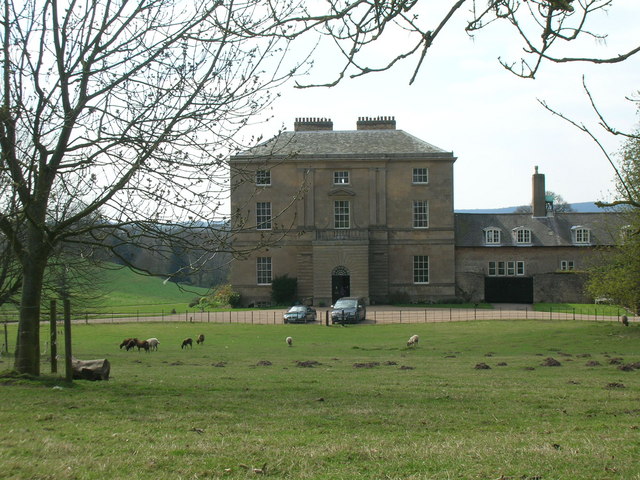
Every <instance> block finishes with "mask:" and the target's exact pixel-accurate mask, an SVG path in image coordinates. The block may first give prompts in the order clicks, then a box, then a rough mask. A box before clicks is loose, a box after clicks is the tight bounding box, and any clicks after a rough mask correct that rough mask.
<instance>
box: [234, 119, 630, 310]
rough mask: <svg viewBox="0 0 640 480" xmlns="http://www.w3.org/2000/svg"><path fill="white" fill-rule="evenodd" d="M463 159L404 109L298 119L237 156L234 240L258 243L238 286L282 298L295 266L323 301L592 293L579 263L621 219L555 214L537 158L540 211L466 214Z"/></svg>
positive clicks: (517, 298) (251, 299)
mask: <svg viewBox="0 0 640 480" xmlns="http://www.w3.org/2000/svg"><path fill="white" fill-rule="evenodd" d="M455 160H456V158H455V157H454V155H453V153H452V152H447V151H445V150H442V149H440V148H438V147H435V146H434V145H431V144H429V143H427V142H425V141H422V140H420V139H418V138H416V137H414V136H412V135H410V134H409V133H407V132H404V131H402V130H398V129H396V122H395V120H394V119H393V118H391V117H379V118H373V119H372V118H360V119H359V120H358V122H357V129H356V130H350V131H335V130H333V123H332V122H331V121H330V120H327V119H315V118H314V119H308V118H302V119H296V122H295V125H294V131H293V132H284V133H282V134H280V135H278V136H277V137H275V138H273V139H271V140H269V141H267V142H265V143H263V144H260V145H258V146H256V147H255V148H252V149H250V150H248V151H245V152H242V153H240V154H237V155H235V156H233V157H232V158H231V159H230V165H231V172H232V173H231V209H232V218H233V222H234V227H235V228H236V229H238V230H239V233H238V234H237V235H236V237H235V240H234V249H236V250H240V251H246V252H247V253H246V255H245V256H244V257H242V258H241V259H236V260H234V262H233V264H232V268H231V283H232V285H233V288H234V289H235V290H236V291H238V292H239V293H240V294H241V297H242V302H243V303H244V304H261V303H269V301H270V296H271V281H272V279H273V278H274V277H276V276H283V275H288V276H289V277H294V278H296V279H297V282H298V296H299V297H300V298H301V299H303V300H304V301H306V302H308V303H312V304H315V305H329V304H331V303H333V302H334V301H335V300H336V299H337V298H339V297H341V296H358V297H363V298H365V299H366V301H367V302H369V303H386V302H388V301H389V300H390V299H392V298H407V299H409V300H410V301H414V302H421V301H440V300H447V299H452V298H454V297H456V298H463V299H464V300H466V301H482V300H486V301H493V302H532V301H543V300H544V301H569V300H571V301H579V300H582V301H584V300H585V299H584V297H583V291H582V283H583V281H584V276H583V275H577V274H573V275H571V274H567V273H571V271H574V272H575V271H576V270H579V269H581V268H583V267H584V266H585V265H586V262H587V261H588V259H590V258H592V257H593V255H594V253H595V247H596V246H605V245H613V244H615V241H616V238H617V235H618V231H619V225H618V226H617V227H616V226H613V225H611V222H610V221H609V220H610V219H611V218H613V217H615V216H612V215H611V214H607V213H555V212H554V211H553V204H552V203H551V202H550V199H547V198H546V197H545V186H544V175H543V174H540V173H538V171H537V167H536V171H535V173H534V174H533V182H532V186H533V188H532V189H533V195H532V197H533V201H532V205H533V206H532V209H533V213H532V214H531V213H528V214H491V215H488V214H487V215H485V214H455V213H454V210H453V164H454V162H455ZM256 245H266V246H265V247H264V248H261V249H259V250H255V246H256ZM560 285H562V288H559V286H560Z"/></svg>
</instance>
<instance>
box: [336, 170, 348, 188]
mask: <svg viewBox="0 0 640 480" xmlns="http://www.w3.org/2000/svg"><path fill="white" fill-rule="evenodd" d="M333 184H334V185H348V184H349V172H348V171H346V170H340V171H336V172H333Z"/></svg>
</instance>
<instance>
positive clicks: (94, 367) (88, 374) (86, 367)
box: [71, 358, 111, 380]
mask: <svg viewBox="0 0 640 480" xmlns="http://www.w3.org/2000/svg"><path fill="white" fill-rule="evenodd" d="M71 368H72V369H73V378H74V379H77V380H109V373H110V372H111V364H110V363H109V360H107V359H106V358H101V359H97V360H78V359H77V358H71Z"/></svg>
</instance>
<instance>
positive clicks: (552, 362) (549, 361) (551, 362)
mask: <svg viewBox="0 0 640 480" xmlns="http://www.w3.org/2000/svg"><path fill="white" fill-rule="evenodd" d="M540 365H542V366H543V367H559V366H561V365H562V364H561V363H560V362H559V361H558V360H556V359H555V358H553V357H547V358H545V359H544V362H542V363H541V364H540Z"/></svg>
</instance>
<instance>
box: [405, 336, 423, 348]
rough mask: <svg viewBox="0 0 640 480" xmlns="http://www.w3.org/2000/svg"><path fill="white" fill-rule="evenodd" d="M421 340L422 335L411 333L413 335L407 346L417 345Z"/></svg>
mask: <svg viewBox="0 0 640 480" xmlns="http://www.w3.org/2000/svg"><path fill="white" fill-rule="evenodd" d="M419 340H420V337H418V335H411V337H410V338H409V340H408V341H407V347H411V346H413V345H417V344H418V341H419Z"/></svg>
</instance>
